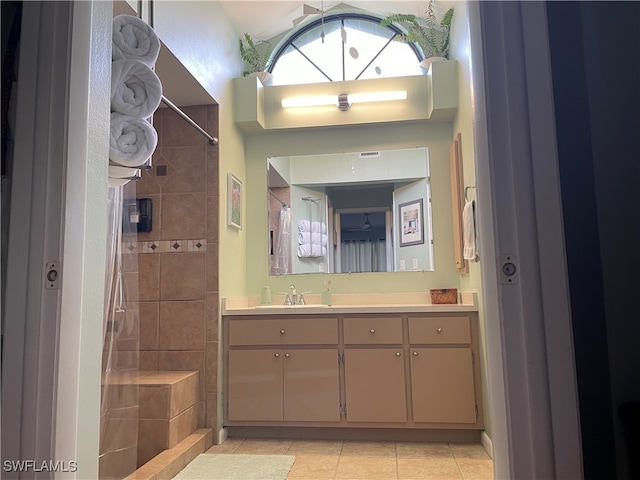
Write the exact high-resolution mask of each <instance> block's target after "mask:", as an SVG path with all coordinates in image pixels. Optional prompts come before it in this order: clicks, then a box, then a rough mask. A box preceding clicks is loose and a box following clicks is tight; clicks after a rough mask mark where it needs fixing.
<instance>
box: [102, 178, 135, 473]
mask: <svg viewBox="0 0 640 480" xmlns="http://www.w3.org/2000/svg"><path fill="white" fill-rule="evenodd" d="M124 188H125V187H122V186H119V187H110V188H109V190H108V198H107V206H108V215H109V218H108V221H109V223H108V226H107V255H106V268H105V291H104V317H103V337H102V338H103V347H102V378H101V384H102V390H101V398H100V452H99V455H100V460H99V477H100V478H124V477H126V476H127V475H129V474H131V473H133V472H134V471H135V470H136V468H137V462H136V453H137V438H138V420H137V416H138V415H137V413H138V373H139V354H140V352H139V339H140V333H139V309H138V284H137V275H136V273H135V272H137V263H138V261H137V255H136V254H131V253H129V254H127V255H123V243H126V244H127V245H129V244H135V242H136V241H137V234H136V233H126V234H123V232H122V211H123V201H124V198H125V196H126V197H129V198H135V184H131V186H127V187H126V194H125V190H124ZM125 272H127V273H125ZM125 275H129V277H125ZM126 280H129V281H126Z"/></svg>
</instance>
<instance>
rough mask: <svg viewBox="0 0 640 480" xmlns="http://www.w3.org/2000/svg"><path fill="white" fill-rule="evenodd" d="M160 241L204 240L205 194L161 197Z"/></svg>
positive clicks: (165, 195) (180, 194)
mask: <svg viewBox="0 0 640 480" xmlns="http://www.w3.org/2000/svg"><path fill="white" fill-rule="evenodd" d="M161 213H162V218H161V222H162V239H163V240H174V239H184V238H205V236H206V228H205V221H206V194H204V193H165V194H163V195H162V212H161Z"/></svg>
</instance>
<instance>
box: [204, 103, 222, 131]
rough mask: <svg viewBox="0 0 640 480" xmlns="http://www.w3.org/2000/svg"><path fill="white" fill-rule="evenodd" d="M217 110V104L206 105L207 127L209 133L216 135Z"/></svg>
mask: <svg viewBox="0 0 640 480" xmlns="http://www.w3.org/2000/svg"><path fill="white" fill-rule="evenodd" d="M219 111H220V106H219V105H207V129H208V132H209V133H210V134H211V135H213V136H216V137H217V136H218V135H219V123H218V115H219V113H218V112H219Z"/></svg>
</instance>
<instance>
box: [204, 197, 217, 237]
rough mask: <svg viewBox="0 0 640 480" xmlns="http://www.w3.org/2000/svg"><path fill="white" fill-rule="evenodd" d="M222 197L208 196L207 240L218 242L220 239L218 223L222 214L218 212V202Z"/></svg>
mask: <svg viewBox="0 0 640 480" xmlns="http://www.w3.org/2000/svg"><path fill="white" fill-rule="evenodd" d="M219 202H220V197H217V196H215V197H214V196H209V197H207V237H206V238H207V242H208V243H216V244H217V242H218V241H219V238H218V237H219V230H218V228H219V227H218V224H219V220H220V215H219V212H218V208H219V206H218V204H219Z"/></svg>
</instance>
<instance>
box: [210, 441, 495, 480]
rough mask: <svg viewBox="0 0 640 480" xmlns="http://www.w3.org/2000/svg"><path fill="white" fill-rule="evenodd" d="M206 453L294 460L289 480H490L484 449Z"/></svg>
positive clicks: (244, 447) (257, 446) (274, 444)
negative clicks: (283, 456) (279, 456)
mask: <svg viewBox="0 0 640 480" xmlns="http://www.w3.org/2000/svg"><path fill="white" fill-rule="evenodd" d="M206 453H220V454H224V453H235V454H240V453H245V454H252V455H257V454H265V455H274V454H275V455H278V454H280V455H285V454H286V455H295V457H296V461H295V463H294V464H293V467H292V468H291V471H290V472H289V476H288V477H287V480H427V479H429V480H430V479H434V480H453V479H456V480H491V479H493V463H492V461H491V458H490V457H489V455H488V454H487V452H486V451H485V450H484V448H483V447H482V445H480V444H459V443H419V442H393V441H388V442H360V441H351V440H345V441H342V440H283V439H277V440H276V439H273V440H271V439H249V438H247V439H242V438H229V439H227V440H226V441H225V442H224V443H223V444H222V445H214V446H213V447H211V448H210V449H209V450H208V451H207V452H206Z"/></svg>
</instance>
